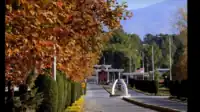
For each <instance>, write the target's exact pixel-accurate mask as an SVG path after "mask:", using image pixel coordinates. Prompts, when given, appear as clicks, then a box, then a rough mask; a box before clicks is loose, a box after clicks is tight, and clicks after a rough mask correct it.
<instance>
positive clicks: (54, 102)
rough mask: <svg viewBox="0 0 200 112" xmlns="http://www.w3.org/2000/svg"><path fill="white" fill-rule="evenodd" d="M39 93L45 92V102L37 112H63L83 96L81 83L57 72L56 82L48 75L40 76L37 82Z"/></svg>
mask: <svg viewBox="0 0 200 112" xmlns="http://www.w3.org/2000/svg"><path fill="white" fill-rule="evenodd" d="M35 85H36V87H37V88H38V92H43V94H44V100H43V103H42V104H41V105H40V107H39V109H38V110H37V112H44V111H45V112H46V111H48V112H63V111H64V110H65V108H67V107H68V106H70V105H72V103H74V102H75V101H76V100H77V99H79V98H80V96H81V95H83V94H84V93H83V88H82V87H81V84H80V83H77V82H72V81H70V80H69V79H67V78H66V77H65V74H64V73H62V72H60V71H57V77H56V81H55V80H54V79H53V78H51V77H50V76H49V75H48V74H47V75H39V76H38V78H37V80H36V81H35Z"/></svg>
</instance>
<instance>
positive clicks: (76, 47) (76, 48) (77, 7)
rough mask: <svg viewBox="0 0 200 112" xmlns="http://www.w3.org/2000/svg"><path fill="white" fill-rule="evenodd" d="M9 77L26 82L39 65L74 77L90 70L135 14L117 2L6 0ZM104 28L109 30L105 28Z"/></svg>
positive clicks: (71, 77) (89, 73)
mask: <svg viewBox="0 0 200 112" xmlns="http://www.w3.org/2000/svg"><path fill="white" fill-rule="evenodd" d="M6 2H7V3H6V21H5V23H6V39H5V41H6V43H5V45H6V46H5V54H6V59H5V65H6V80H11V81H13V82H14V84H19V83H20V82H23V83H25V82H24V81H25V79H26V77H27V74H28V73H29V72H30V71H31V70H33V69H35V71H36V72H37V74H42V72H43V69H44V68H46V67H50V68H51V67H52V59H53V57H54V56H56V57H57V68H58V69H59V70H61V71H63V72H64V73H65V74H66V76H67V77H68V78H69V79H71V80H74V81H82V80H83V79H85V78H86V77H88V76H89V75H91V74H92V72H93V65H94V64H96V63H97V62H98V60H99V58H100V57H99V56H100V54H101V50H102V48H103V43H104V42H106V40H107V38H109V37H110V36H111V35H112V31H113V30H115V29H116V28H118V27H119V26H120V20H121V19H127V18H129V17H131V16H132V14H131V13H129V12H128V11H127V10H126V8H127V5H126V3H122V4H119V3H117V2H116V1H115V0H106V1H105V0H58V1H57V0H56V1H55V0H45V1H43V0H31V1H30V0H8V1H6ZM103 27H107V28H108V29H109V31H108V32H103Z"/></svg>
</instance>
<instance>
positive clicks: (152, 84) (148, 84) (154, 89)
mask: <svg viewBox="0 0 200 112" xmlns="http://www.w3.org/2000/svg"><path fill="white" fill-rule="evenodd" d="M130 81H131V82H130V84H132V85H134V86H135V88H136V89H138V90H141V91H144V92H149V93H155V94H157V93H158V87H159V83H158V81H148V80H130Z"/></svg>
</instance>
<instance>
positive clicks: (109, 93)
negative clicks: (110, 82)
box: [102, 86, 121, 97]
mask: <svg viewBox="0 0 200 112" xmlns="http://www.w3.org/2000/svg"><path fill="white" fill-rule="evenodd" d="M102 88H103V89H105V90H106V92H108V93H109V94H110V97H119V96H121V95H112V94H111V92H110V91H108V90H107V89H106V88H105V87H104V86H102Z"/></svg>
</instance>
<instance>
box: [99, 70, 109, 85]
mask: <svg viewBox="0 0 200 112" xmlns="http://www.w3.org/2000/svg"><path fill="white" fill-rule="evenodd" d="M98 75H99V76H98V77H99V79H98V82H99V84H106V83H107V72H106V71H105V70H101V71H100V72H99V74H98Z"/></svg>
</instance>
